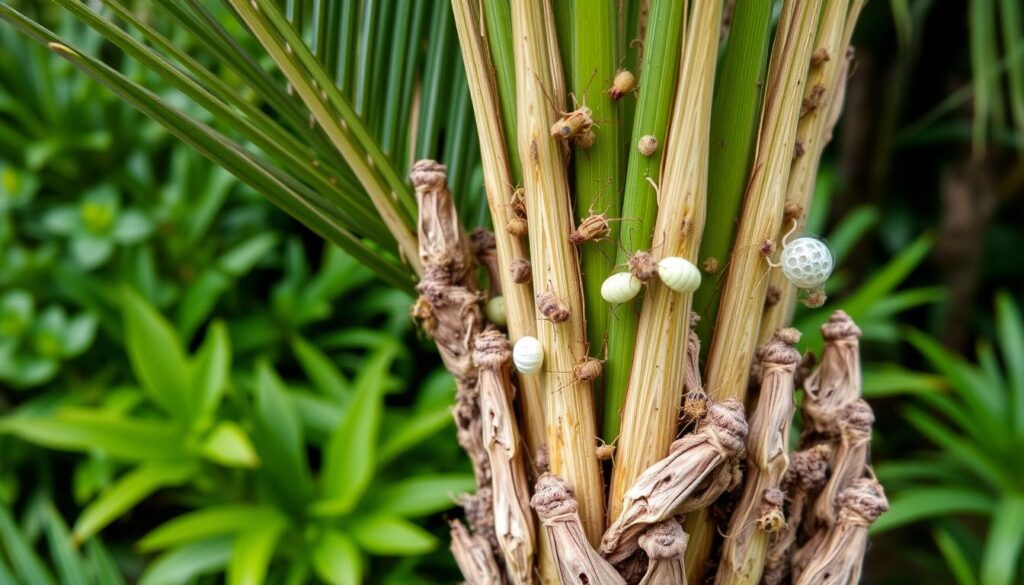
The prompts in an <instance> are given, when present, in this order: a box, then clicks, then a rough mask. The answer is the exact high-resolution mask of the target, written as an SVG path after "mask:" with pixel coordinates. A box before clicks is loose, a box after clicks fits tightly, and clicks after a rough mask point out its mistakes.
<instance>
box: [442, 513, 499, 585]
mask: <svg viewBox="0 0 1024 585" xmlns="http://www.w3.org/2000/svg"><path fill="white" fill-rule="evenodd" d="M451 537H452V544H451V551H452V556H453V557H455V564H457V565H458V566H459V570H460V571H462V576H463V578H464V579H465V580H466V583H467V584H468V585H499V584H500V583H503V580H502V578H501V572H500V571H499V570H498V563H497V562H495V560H494V553H493V552H492V551H491V547H490V544H489V543H488V542H487V539H486V538H484V537H482V536H480V535H479V534H477V535H473V536H471V535H470V534H469V531H468V530H466V527H465V526H463V525H462V522H459V521H458V520H455V521H453V522H452V523H451Z"/></svg>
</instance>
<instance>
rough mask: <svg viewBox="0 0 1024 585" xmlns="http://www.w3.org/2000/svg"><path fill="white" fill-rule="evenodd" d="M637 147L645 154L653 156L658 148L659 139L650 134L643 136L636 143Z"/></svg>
mask: <svg viewBox="0 0 1024 585" xmlns="http://www.w3.org/2000/svg"><path fill="white" fill-rule="evenodd" d="M636 149H637V150H638V151H639V152H640V154H642V155H644V156H651V155H652V154H654V151H656V150H658V139H657V138H655V137H654V136H652V135H650V134H647V135H645V136H641V137H640V140H639V141H638V142H637V143H636Z"/></svg>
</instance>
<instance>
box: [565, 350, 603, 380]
mask: <svg viewBox="0 0 1024 585" xmlns="http://www.w3.org/2000/svg"><path fill="white" fill-rule="evenodd" d="M602 371H604V366H603V365H602V362H601V360H599V359H597V358H592V357H590V356H584V357H583V358H581V359H580V361H578V362H576V365H575V366H574V367H573V369H572V375H573V377H574V378H576V379H577V380H579V381H580V382H591V381H593V380H596V379H597V378H598V377H600V376H601V372H602Z"/></svg>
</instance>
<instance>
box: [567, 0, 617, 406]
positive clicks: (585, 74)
mask: <svg viewBox="0 0 1024 585" xmlns="http://www.w3.org/2000/svg"><path fill="white" fill-rule="evenodd" d="M617 20H618V7H617V6H616V5H615V3H613V2H598V3H596V4H591V3H586V2H575V3H574V5H573V30H576V31H586V34H578V35H574V37H573V42H572V56H573V59H572V75H571V78H572V80H573V84H574V85H573V92H574V93H575V94H576V96H577V99H579V100H580V102H581V103H585V104H586V105H587V106H588V107H589V108H590V109H591V110H592V112H593V113H592V115H593V117H594V120H596V121H597V122H598V125H597V126H596V127H595V128H594V132H595V133H596V134H597V141H596V142H595V143H594V145H593V146H592V147H591V148H589V149H588V150H583V149H581V148H575V149H574V161H575V165H576V220H577V221H583V219H584V218H586V217H587V216H589V215H591V214H594V213H596V214H602V213H603V214H605V215H607V216H608V217H611V218H617V217H619V210H620V208H621V205H622V204H621V200H620V199H619V168H620V163H619V155H620V150H619V120H618V117H617V116H616V113H617V111H616V110H617V108H616V107H615V102H613V101H612V99H611V97H609V95H608V92H607V91H605V90H606V88H608V87H610V86H611V84H612V79H613V78H614V77H615V68H616V64H617V62H618V59H617V58H616V50H615V47H616V43H615V36H616V34H617ZM611 225H612V231H611V233H609V235H608V237H606V238H604V239H603V240H600V241H592V242H583V243H582V244H580V256H581V259H580V262H581V268H582V272H583V293H584V295H585V298H586V299H587V301H589V302H587V303H586V313H587V338H588V339H589V341H590V352H591V353H594V352H600V351H601V350H602V346H603V345H604V340H605V337H606V335H607V331H608V316H609V315H608V305H607V304H605V303H603V302H601V300H600V299H601V284H602V283H603V282H604V279H605V278H607V277H608V275H609V274H611V272H612V268H613V266H614V264H615V250H616V247H617V243H618V229H617V227H618V225H619V222H612V224H611ZM594 392H595V395H596V396H600V395H601V390H600V385H599V381H595V388H594Z"/></svg>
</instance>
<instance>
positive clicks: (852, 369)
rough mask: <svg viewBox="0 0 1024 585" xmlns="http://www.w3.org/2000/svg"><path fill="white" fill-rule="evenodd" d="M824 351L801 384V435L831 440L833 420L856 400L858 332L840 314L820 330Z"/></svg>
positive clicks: (859, 389)
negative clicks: (802, 401) (802, 430)
mask: <svg viewBox="0 0 1024 585" xmlns="http://www.w3.org/2000/svg"><path fill="white" fill-rule="evenodd" d="M821 334H822V336H823V337H824V338H825V349H824V351H823V352H822V355H821V363H820V365H819V366H818V369H817V370H815V371H814V373H812V374H811V375H810V376H808V378H807V379H806V380H805V381H804V389H805V390H806V392H807V394H806V397H805V400H804V404H803V412H804V425H805V429H804V434H805V437H807V435H810V436H811V437H812V438H811V439H807V438H805V440H804V443H807V442H808V440H812V441H813V436H814V435H824V436H826V437H828V436H834V435H835V433H836V431H838V428H839V427H838V426H837V425H836V417H838V416H839V413H840V411H842V409H843V408H844V407H845V406H846V405H847V404H849V403H851V402H853V401H854V400H856V399H858V398H860V392H861V376H860V348H859V342H858V340H859V338H860V328H859V327H857V325H856V324H855V323H854V322H853V320H852V319H850V316H849V315H847V314H846V313H845V312H843V311H836V312H834V313H832V316H831V317H830V318H829V320H828V321H827V322H826V323H825V324H824V325H822V326H821Z"/></svg>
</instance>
